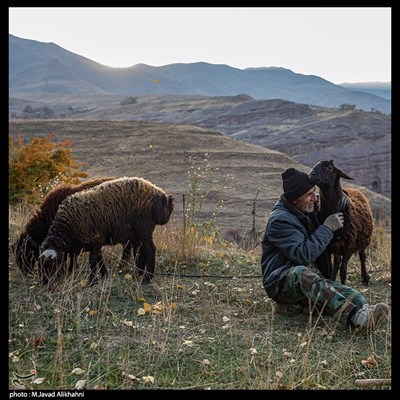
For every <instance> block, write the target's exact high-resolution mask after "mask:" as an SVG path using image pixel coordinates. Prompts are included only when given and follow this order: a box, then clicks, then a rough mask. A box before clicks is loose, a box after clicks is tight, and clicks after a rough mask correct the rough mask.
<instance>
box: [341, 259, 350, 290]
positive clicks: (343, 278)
mask: <svg viewBox="0 0 400 400" xmlns="http://www.w3.org/2000/svg"><path fill="white" fill-rule="evenodd" d="M350 257H351V254H349V253H348V252H345V254H343V257H342V263H341V264H340V282H341V283H342V285H344V284H345V283H346V278H347V263H348V262H349V259H350Z"/></svg>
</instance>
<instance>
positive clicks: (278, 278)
mask: <svg viewBox="0 0 400 400" xmlns="http://www.w3.org/2000/svg"><path fill="white" fill-rule="evenodd" d="M282 180H283V191H284V193H283V194H282V196H281V198H280V199H279V200H278V201H277V203H276V204H275V206H274V207H273V209H272V211H271V213H270V215H269V218H268V223H267V226H266V229H265V234H264V238H263V241H262V257H261V269H262V273H263V285H264V288H265V290H266V292H267V294H268V297H270V298H272V299H273V300H275V301H276V302H277V303H278V304H288V305H290V304H302V305H306V304H310V305H311V306H313V307H315V308H316V309H317V310H319V311H321V312H324V313H325V314H327V315H330V316H332V317H334V318H336V319H339V320H340V321H341V322H343V323H344V324H345V325H346V326H348V327H350V328H352V329H355V330H357V332H360V333H367V332H371V331H373V330H375V329H376V328H377V327H378V326H379V324H381V323H382V322H383V321H384V320H385V319H386V318H387V317H388V315H389V313H390V306H389V305H387V304H385V303H379V304H376V305H369V304H368V303H367V301H366V300H365V298H364V297H363V295H362V294H361V293H360V292H358V291H357V290H355V289H353V288H351V287H349V286H347V285H343V284H341V283H339V282H336V281H332V280H330V279H328V278H326V277H325V276H324V275H323V274H322V272H321V271H324V269H323V267H324V263H323V261H324V260H326V257H327V254H326V247H327V246H328V244H329V242H330V241H331V240H332V238H333V232H335V231H336V230H338V229H341V228H342V227H343V221H344V219H343V214H342V213H335V214H332V215H330V216H329V217H328V218H326V220H325V221H324V223H323V224H322V225H320V224H319V222H318V218H317V210H316V207H315V205H316V188H315V186H314V184H313V183H312V182H311V181H310V180H309V179H308V175H307V174H305V173H304V172H300V171H298V170H296V169H294V168H288V169H287V170H285V171H284V172H283V173H282ZM325 274H327V272H325Z"/></svg>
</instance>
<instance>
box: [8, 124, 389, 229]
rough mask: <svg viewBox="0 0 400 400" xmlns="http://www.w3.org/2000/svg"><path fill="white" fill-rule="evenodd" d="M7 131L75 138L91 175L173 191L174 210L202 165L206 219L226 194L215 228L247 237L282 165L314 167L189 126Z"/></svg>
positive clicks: (385, 211) (278, 182) (276, 192)
mask: <svg viewBox="0 0 400 400" xmlns="http://www.w3.org/2000/svg"><path fill="white" fill-rule="evenodd" d="M9 133H10V135H14V136H16V135H17V134H18V133H21V135H22V137H23V138H24V140H27V141H30V140H31V138H32V137H34V136H45V135H47V134H48V133H53V134H54V135H55V140H56V141H63V140H65V139H68V140H71V141H72V142H73V152H74V154H76V156H77V157H78V158H79V160H80V161H83V162H85V163H87V170H86V171H87V172H88V173H89V176H90V177H93V178H94V177H99V176H110V175H113V176H114V175H115V176H142V177H144V178H146V179H149V180H151V181H153V182H154V183H155V184H157V185H159V186H161V187H163V188H164V189H165V190H167V191H169V192H171V193H172V194H173V195H174V196H175V198H176V213H177V214H179V213H180V211H181V210H182V201H183V200H182V194H184V193H187V192H188V190H189V188H190V185H191V182H190V180H189V176H188V172H189V171H190V170H191V169H193V170H194V169H200V171H201V172H202V173H207V174H208V178H207V179H203V182H204V184H205V185H206V186H207V188H206V189H207V199H206V200H207V201H204V202H203V206H204V208H203V210H202V213H201V215H202V216H204V218H206V219H209V218H210V216H211V215H212V213H213V212H215V210H216V208H217V207H218V204H219V203H220V201H221V200H223V207H222V209H221V210H220V211H219V212H218V215H217V224H218V227H219V228H220V229H221V232H225V231H226V230H238V231H239V232H240V233H241V234H242V235H243V234H244V233H245V232H246V231H249V230H251V229H252V227H253V214H252V211H253V201H254V200H256V202H255V208H256V210H255V212H256V214H255V219H256V226H257V228H258V229H263V228H264V225H265V218H266V214H267V213H268V212H269V211H270V209H271V208H272V206H273V205H274V204H275V202H276V201H277V200H278V198H279V196H280V195H281V193H282V179H281V173H282V171H284V170H285V169H286V168H288V167H291V166H294V167H296V168H298V169H300V170H303V171H305V172H308V171H309V170H310V168H309V167H305V166H303V165H301V164H299V163H298V162H297V161H295V160H293V159H291V158H289V157H287V156H286V155H284V154H282V153H280V152H277V151H273V150H270V149H267V148H264V147H261V146H256V145H252V144H249V143H245V142H242V141H239V140H234V139H232V138H229V137H227V136H225V135H222V134H220V133H218V132H215V131H210V130H205V129H201V128H197V127H193V126H188V125H163V124H158V123H153V122H137V121H90V120H89V121H71V120H58V119H57V120H25V121H10V123H9ZM346 185H348V183H347V182H346V181H344V182H343V186H346ZM198 189H199V190H201V188H198ZM364 191H365V193H366V194H367V196H368V197H369V198H370V201H371V203H372V206H373V208H374V211H375V214H376V216H377V217H378V218H381V219H384V220H386V222H385V223H386V226H387V227H389V225H390V224H389V220H388V218H389V219H390V212H391V202H390V200H388V199H387V198H385V197H383V196H380V195H378V194H375V193H373V192H370V191H368V190H366V189H365V190H364Z"/></svg>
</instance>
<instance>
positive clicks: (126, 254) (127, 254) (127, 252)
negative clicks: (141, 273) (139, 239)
mask: <svg viewBox="0 0 400 400" xmlns="http://www.w3.org/2000/svg"><path fill="white" fill-rule="evenodd" d="M132 248H133V246H132V244H131V242H128V243H127V244H126V245H125V246H124V249H123V250H122V261H124V262H126V263H127V262H128V260H129V259H130V258H131V251H132Z"/></svg>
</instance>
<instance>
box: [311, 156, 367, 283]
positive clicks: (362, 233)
mask: <svg viewBox="0 0 400 400" xmlns="http://www.w3.org/2000/svg"><path fill="white" fill-rule="evenodd" d="M309 178H310V180H311V182H313V183H315V184H316V185H317V186H318V187H319V188H320V206H319V211H318V213H319V217H320V220H321V221H324V220H325V218H327V217H328V216H329V215H331V214H333V213H336V212H343V214H344V226H343V228H342V229H339V230H338V231H336V232H335V234H334V237H333V239H332V241H331V242H330V243H329V245H328V248H327V251H328V255H329V260H328V261H329V262H330V263H332V259H331V256H332V255H333V260H334V262H333V267H332V275H331V279H333V280H335V279H336V275H337V273H338V270H339V268H340V281H341V283H343V284H344V283H345V282H346V278H347V263H348V261H349V259H350V257H351V256H352V255H353V254H354V253H356V252H357V253H358V254H359V257H360V262H361V278H362V282H363V284H364V285H368V283H369V279H370V278H369V275H368V273H367V268H366V264H365V260H366V255H365V249H366V248H367V247H368V246H369V244H370V243H371V239H372V232H373V228H374V220H373V215H372V211H371V208H370V205H369V202H368V199H367V197H366V196H365V195H364V194H363V193H362V192H361V191H360V190H356V189H351V188H349V189H346V190H344V189H343V188H342V187H341V185H340V178H345V179H353V178H351V177H350V176H348V175H347V174H345V173H344V172H343V171H341V170H340V169H339V168H337V167H335V165H334V164H333V160H330V161H319V162H318V163H317V164H316V165H315V166H314V167H313V168H312V170H311V172H310V174H309Z"/></svg>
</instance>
